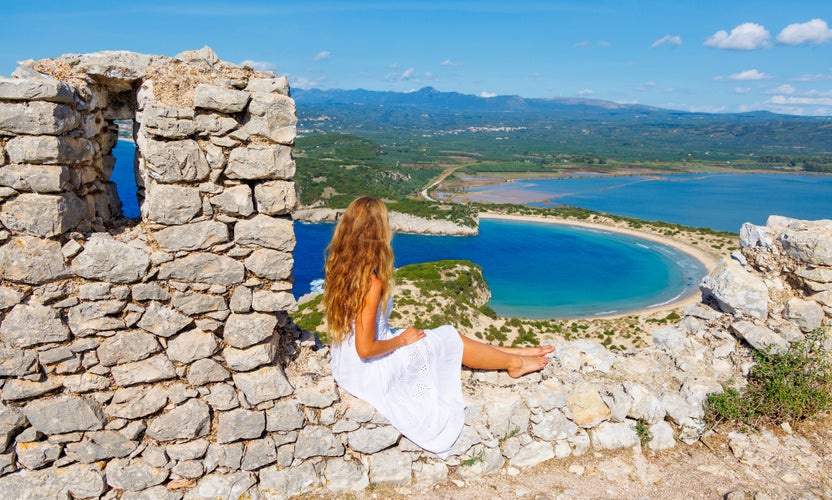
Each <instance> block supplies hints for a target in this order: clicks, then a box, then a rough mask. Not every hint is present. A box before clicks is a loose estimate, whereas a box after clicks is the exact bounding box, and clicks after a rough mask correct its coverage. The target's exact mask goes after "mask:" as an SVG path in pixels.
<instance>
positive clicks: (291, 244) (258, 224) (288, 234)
mask: <svg viewBox="0 0 832 500" xmlns="http://www.w3.org/2000/svg"><path fill="white" fill-rule="evenodd" d="M234 241H235V242H237V243H238V244H241V245H257V246H261V247H266V248H272V249H274V250H280V251H281V252H291V251H292V250H294V248H295V241H296V240H295V232H294V230H293V229H292V221H291V220H289V219H282V218H278V217H271V216H268V215H263V214H259V215H255V216H254V217H252V218H251V219H248V220H241V221H240V222H238V223H237V224H236V225H235V226H234Z"/></svg>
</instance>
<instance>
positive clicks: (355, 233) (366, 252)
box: [323, 197, 393, 344]
mask: <svg viewBox="0 0 832 500" xmlns="http://www.w3.org/2000/svg"><path fill="white" fill-rule="evenodd" d="M392 237H393V234H392V231H391V230H390V222H389V221H388V220H387V207H386V206H385V205H384V202H383V201H381V200H380V199H378V198H370V197H361V198H358V199H356V200H354V201H353V202H352V203H350V206H349V207H347V210H346V211H345V212H344V214H343V215H342V216H341V218H340V220H339V221H338V224H337V225H336V226H335V232H334V234H333V235H332V241H331V242H330V243H329V246H327V249H326V266H325V271H326V276H325V278H324V298H323V302H324V306H325V308H326V321H327V328H328V330H329V338H330V340H331V341H332V342H333V343H335V344H340V343H341V342H343V341H344V340H345V339H346V338H347V337H348V336H349V335H350V332H351V331H352V327H353V324H354V322H355V321H356V320H357V319H358V316H359V314H361V309H362V307H363V306H364V296H365V295H367V291H368V290H369V289H370V277H371V275H372V274H375V275H376V277H377V278H378V279H379V280H381V282H382V292H381V303H382V304H383V305H384V307H385V308H386V307H387V301H388V299H389V298H390V295H391V293H392V291H393V249H392V248H391V246H390V240H391V239H392Z"/></svg>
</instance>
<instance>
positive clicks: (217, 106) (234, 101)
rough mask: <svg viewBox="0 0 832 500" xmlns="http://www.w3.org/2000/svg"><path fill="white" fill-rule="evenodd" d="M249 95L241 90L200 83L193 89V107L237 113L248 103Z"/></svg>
mask: <svg viewBox="0 0 832 500" xmlns="http://www.w3.org/2000/svg"><path fill="white" fill-rule="evenodd" d="M249 95H250V94H249V93H248V92H245V91H242V90H235V89H229V88H225V87H220V86H217V85H210V84H207V83H201V84H199V85H197V86H196V89H194V107H195V108H203V109H210V110H213V111H219V112H220V113H239V112H240V111H242V110H243V109H245V107H246V104H248V100H249Z"/></svg>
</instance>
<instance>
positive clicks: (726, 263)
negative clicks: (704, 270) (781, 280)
mask: <svg viewBox="0 0 832 500" xmlns="http://www.w3.org/2000/svg"><path fill="white" fill-rule="evenodd" d="M699 288H700V289H701V290H702V294H703V297H704V298H708V297H713V299H714V300H716V302H717V303H718V304H719V308H720V309H721V310H722V311H725V312H729V313H732V314H734V315H735V316H751V317H753V318H757V319H765V318H766V317H767V316H768V288H767V287H766V285H765V283H763V281H762V280H760V279H759V278H757V277H755V276H753V275H751V274H750V273H749V272H748V271H746V270H745V269H743V268H742V267H740V265H739V264H738V263H737V262H736V261H733V260H723V261H722V262H721V263H720V265H719V267H718V268H717V269H716V270H714V271H713V272H712V273H711V274H709V275H708V276H705V278H703V279H702V284H701V285H700V286H699Z"/></svg>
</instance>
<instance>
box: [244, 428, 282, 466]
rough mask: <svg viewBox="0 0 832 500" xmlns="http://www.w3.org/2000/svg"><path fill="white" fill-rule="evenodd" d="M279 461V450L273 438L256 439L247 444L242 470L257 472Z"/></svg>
mask: <svg viewBox="0 0 832 500" xmlns="http://www.w3.org/2000/svg"><path fill="white" fill-rule="evenodd" d="M276 461H277V449H276V448H275V446H274V441H273V440H272V438H271V437H269V436H266V437H264V438H263V439H254V440H252V441H248V442H247V443H246V452H245V455H243V461H242V462H241V463H240V468H241V469H243V470H257V469H260V468H261V467H264V466H266V465H269V464H273V463H275V462H276Z"/></svg>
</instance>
